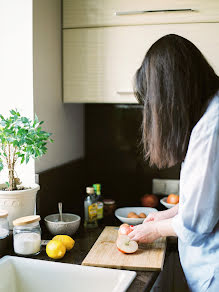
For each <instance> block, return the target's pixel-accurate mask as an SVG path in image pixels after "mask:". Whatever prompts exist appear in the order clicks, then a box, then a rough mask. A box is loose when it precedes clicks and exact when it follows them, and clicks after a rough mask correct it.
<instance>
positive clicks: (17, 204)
mask: <svg viewBox="0 0 219 292" xmlns="http://www.w3.org/2000/svg"><path fill="white" fill-rule="evenodd" d="M4 186H5V185H0V189H2V187H4ZM39 189H40V186H39V185H38V184H34V185H33V186H32V187H31V188H30V189H26V190H17V191H2V190H0V209H2V210H7V211H8V220H9V227H10V229H11V230H12V229H13V223H12V222H13V220H15V219H17V218H20V217H24V216H29V215H34V213H35V206H36V194H37V192H38V190H39Z"/></svg>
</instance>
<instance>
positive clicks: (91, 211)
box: [88, 203, 97, 221]
mask: <svg viewBox="0 0 219 292" xmlns="http://www.w3.org/2000/svg"><path fill="white" fill-rule="evenodd" d="M88 217H89V221H94V220H96V219H97V204H96V203H94V204H92V205H90V206H89V207H88Z"/></svg>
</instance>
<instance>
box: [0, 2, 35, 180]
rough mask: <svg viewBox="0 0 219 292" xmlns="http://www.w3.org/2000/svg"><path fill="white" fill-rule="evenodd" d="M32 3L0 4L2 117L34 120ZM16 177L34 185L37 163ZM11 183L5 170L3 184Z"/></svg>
mask: <svg viewBox="0 0 219 292" xmlns="http://www.w3.org/2000/svg"><path fill="white" fill-rule="evenodd" d="M32 34H33V32H32V1H29V0H19V1H17V0H7V1H1V2H0V35H1V46H0V52H1V54H0V64H1V66H0V80H1V84H0V97H1V108H0V113H1V114H3V115H5V114H6V115H7V114H8V113H9V110H10V109H12V108H17V109H18V110H19V111H20V112H21V114H23V115H26V116H28V117H29V118H32V117H33V59H32V57H33V56H32ZM15 170H16V173H17V175H18V176H19V177H20V179H21V180H22V182H23V183H24V184H26V185H30V184H31V183H32V182H34V162H33V161H32V160H31V161H30V162H29V164H28V165H25V164H24V165H22V166H21V167H20V166H18V167H16V169H15ZM5 181H8V178H7V172H6V170H5V169H4V170H3V171H2V172H1V173H0V182H5Z"/></svg>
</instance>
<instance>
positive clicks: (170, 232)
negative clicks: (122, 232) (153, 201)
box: [128, 218, 176, 243]
mask: <svg viewBox="0 0 219 292" xmlns="http://www.w3.org/2000/svg"><path fill="white" fill-rule="evenodd" d="M132 229H133V231H132V232H130V233H129V234H128V236H129V237H130V239H132V240H135V241H138V242H142V243H151V242H153V241H154V240H156V239H158V238H160V237H165V236H176V233H175V231H174V229H173V227H172V218H169V219H165V220H160V221H149V222H145V223H144V224H140V225H137V226H135V227H132Z"/></svg>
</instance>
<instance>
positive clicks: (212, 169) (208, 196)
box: [172, 119, 219, 246]
mask: <svg viewBox="0 0 219 292" xmlns="http://www.w3.org/2000/svg"><path fill="white" fill-rule="evenodd" d="M181 199H182V201H181ZM218 220H219V127H218V119H216V122H214V123H211V124H209V125H207V126H206V127H205V128H202V127H201V128H200V129H198V130H197V131H195V132H194V133H192V135H191V138H190V142H189V147H188V151H187V155H186V158H185V162H184V165H183V166H182V170H181V175H180V204H179V211H178V215H176V216H175V217H174V218H173V220H172V227H173V229H174V231H175V233H176V234H177V235H178V237H179V238H180V239H181V240H182V241H183V242H185V243H187V244H189V245H193V246H200V245H202V244H203V243H204V241H205V240H206V238H207V237H208V235H209V234H210V233H212V232H214V228H215V226H216V225H217V223H218Z"/></svg>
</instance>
